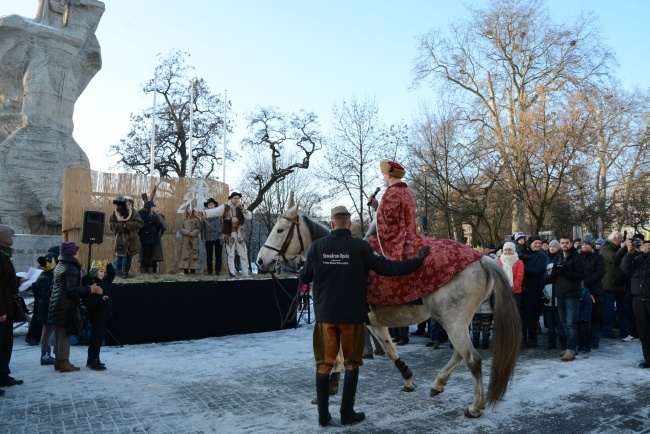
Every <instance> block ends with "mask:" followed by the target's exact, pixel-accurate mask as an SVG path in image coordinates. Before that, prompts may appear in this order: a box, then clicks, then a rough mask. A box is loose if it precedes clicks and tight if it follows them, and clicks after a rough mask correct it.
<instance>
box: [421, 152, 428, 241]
mask: <svg viewBox="0 0 650 434" xmlns="http://www.w3.org/2000/svg"><path fill="white" fill-rule="evenodd" d="M428 170H429V165H428V164H423V165H422V173H424V219H423V222H422V223H423V224H422V232H424V236H425V237H426V236H428V235H429V193H428V192H427V171H428Z"/></svg>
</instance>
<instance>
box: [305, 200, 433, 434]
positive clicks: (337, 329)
mask: <svg viewBox="0 0 650 434" xmlns="http://www.w3.org/2000/svg"><path fill="white" fill-rule="evenodd" d="M331 220H332V221H331V226H332V229H334V230H333V231H332V233H331V235H330V236H328V237H325V238H321V239H319V240H316V241H315V242H314V243H313V244H312V246H311V248H310V249H309V252H308V254H307V260H306V262H305V266H304V267H303V269H302V270H301V272H300V281H301V282H304V283H309V282H312V281H313V282H314V287H313V294H314V312H315V314H316V324H315V326H314V337H313V346H314V358H315V360H316V368H317V372H316V397H317V400H318V423H319V424H320V425H321V426H327V425H328V423H329V421H330V419H331V415H330V414H329V402H328V400H329V374H330V372H331V370H332V366H333V365H334V361H335V360H336V357H337V355H338V352H339V346H340V347H341V348H342V350H343V356H344V359H345V360H344V365H345V369H346V370H345V379H344V382H343V397H342V399H341V423H342V424H343V425H352V424H355V423H358V422H361V421H362V420H363V419H364V418H365V417H366V416H365V414H364V413H356V412H355V411H354V399H355V395H356V391H357V382H358V380H359V366H361V365H362V364H363V361H362V357H361V356H362V353H363V347H364V343H365V322H366V321H367V320H368V305H367V284H368V272H369V271H370V270H373V271H375V272H376V273H378V274H381V275H385V276H399V275H402V274H408V273H411V272H413V271H415V270H416V269H417V268H418V267H419V266H420V265H422V261H423V260H424V258H425V257H426V255H427V254H428V253H429V248H428V247H423V248H422V249H420V250H419V251H418V253H417V255H416V257H415V258H413V259H407V260H405V261H390V260H388V259H386V258H384V257H383V256H379V255H377V254H375V252H374V251H373V249H372V247H371V246H370V244H368V242H366V241H365V240H362V239H360V238H353V237H352V233H351V232H350V227H351V226H352V222H351V220H350V213H349V212H348V210H347V209H346V208H345V207H344V206H337V207H335V208H333V209H332V211H331Z"/></svg>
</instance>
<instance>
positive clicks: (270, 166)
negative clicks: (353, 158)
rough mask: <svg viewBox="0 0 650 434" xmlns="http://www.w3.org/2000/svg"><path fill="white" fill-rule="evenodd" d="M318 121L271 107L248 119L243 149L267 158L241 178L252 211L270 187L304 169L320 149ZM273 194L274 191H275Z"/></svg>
mask: <svg viewBox="0 0 650 434" xmlns="http://www.w3.org/2000/svg"><path fill="white" fill-rule="evenodd" d="M319 128H320V126H319V124H318V118H317V116H316V115H315V114H313V113H305V112H300V113H298V114H284V113H281V112H280V111H279V110H278V109H277V108H274V107H258V108H257V111H256V112H254V113H252V114H250V115H249V116H248V130H249V136H248V137H247V138H245V139H244V140H243V142H242V144H243V146H244V147H246V148H248V149H249V150H250V151H252V152H253V153H255V154H259V155H264V153H267V152H268V154H265V155H267V158H266V159H265V160H260V161H258V163H257V164H254V165H249V166H250V169H249V171H248V172H247V174H246V175H245V178H246V179H247V182H249V183H252V184H253V185H254V187H253V186H252V185H249V187H248V188H250V191H251V197H254V199H253V201H252V202H251V203H250V204H249V205H248V209H249V210H251V211H252V210H254V209H255V208H257V207H258V206H259V205H260V204H262V202H263V201H264V200H265V195H267V194H268V193H270V192H272V191H273V190H272V189H273V187H274V186H276V184H278V183H280V182H281V181H283V180H285V179H286V178H287V177H288V176H290V175H292V174H294V173H295V172H296V171H297V170H298V169H308V168H309V163H310V159H311V157H312V155H313V154H314V152H316V151H318V150H320V149H321V146H322V144H321V142H322V139H321V133H320V131H319ZM276 191H277V189H276Z"/></svg>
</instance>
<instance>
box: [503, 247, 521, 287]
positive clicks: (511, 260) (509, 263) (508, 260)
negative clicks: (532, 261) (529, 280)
mask: <svg viewBox="0 0 650 434" xmlns="http://www.w3.org/2000/svg"><path fill="white" fill-rule="evenodd" d="M500 259H501V263H502V264H503V271H505V272H506V276H508V281H509V282H510V286H512V285H514V277H513V275H512V267H514V266H515V263H516V262H517V261H518V260H519V255H518V254H517V252H515V253H513V254H512V255H501V258H500Z"/></svg>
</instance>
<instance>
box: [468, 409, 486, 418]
mask: <svg viewBox="0 0 650 434" xmlns="http://www.w3.org/2000/svg"><path fill="white" fill-rule="evenodd" d="M482 414H483V412H482V411H480V410H479V411H478V413H477V414H472V412H470V411H469V408H468V409H467V410H465V417H469V418H471V419H476V418H478V417H481V415H482Z"/></svg>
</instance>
